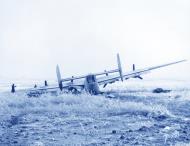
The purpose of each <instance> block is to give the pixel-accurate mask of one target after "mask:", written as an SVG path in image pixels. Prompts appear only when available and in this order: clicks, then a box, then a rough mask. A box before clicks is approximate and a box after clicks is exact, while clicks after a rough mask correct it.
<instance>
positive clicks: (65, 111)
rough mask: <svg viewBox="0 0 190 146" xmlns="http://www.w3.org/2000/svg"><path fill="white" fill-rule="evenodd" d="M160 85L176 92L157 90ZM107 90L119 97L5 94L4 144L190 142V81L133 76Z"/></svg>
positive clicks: (0, 138) (0, 123)
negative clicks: (159, 92) (147, 78)
mask: <svg viewBox="0 0 190 146" xmlns="http://www.w3.org/2000/svg"><path fill="white" fill-rule="evenodd" d="M20 85H23V86H25V85H26V84H22V83H21V84H20ZM158 87H162V88H164V89H169V90H172V91H171V92H169V93H161V94H155V93H152V90H153V89H155V88H158ZM6 89H7V84H5V83H4V84H3V85H1V86H0V90H1V91H4V90H6ZM102 90H104V91H106V92H109V93H111V94H113V95H114V96H115V97H114V98H105V96H91V95H88V94H81V95H72V94H62V95H59V96H51V95H48V94H46V95H43V96H42V97H39V98H28V97H26V96H24V95H17V94H14V95H13V94H11V93H5V92H3V93H0V117H1V118H0V145H2V146H4V145H18V146H20V145H21V146H22V145H23V146H27V145H29V146H30V145H31V146H33V145H34V146H35V145H36V146H37V145H38V146H39V145H40V146H43V145H44V146H46V145H47V146H49V145H50V146H51V145H56V146H59V145H60V146H61V145H69V146H72V145H74V146H75V145H77V146H78V145H90V146H91V145H92V146H93V145H115V146H117V145H127V146H128V145H129V146H131V145H150V146H153V145H156V146H157V145H158V146H163V145H176V146H181V145H190V82H185V81H168V80H167V81H166V80H155V81H152V80H145V81H139V80H129V81H126V82H124V83H116V84H112V85H108V86H107V87H106V88H105V89H102Z"/></svg>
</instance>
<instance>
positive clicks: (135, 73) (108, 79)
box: [97, 56, 186, 87]
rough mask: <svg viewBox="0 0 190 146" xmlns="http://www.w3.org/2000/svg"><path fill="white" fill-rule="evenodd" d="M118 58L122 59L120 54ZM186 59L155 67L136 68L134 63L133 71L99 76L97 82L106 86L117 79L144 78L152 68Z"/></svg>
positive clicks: (155, 67)
mask: <svg viewBox="0 0 190 146" xmlns="http://www.w3.org/2000/svg"><path fill="white" fill-rule="evenodd" d="M118 59H119V60H120V58H119V56H118ZM184 61H186V60H180V61H176V62H172V63H167V64H163V65H158V66H153V67H148V68H144V69H138V70H135V66H134V65H133V71H131V72H127V73H122V72H121V73H120V75H110V76H105V77H101V78H97V82H98V83H99V85H104V87H105V86H106V85H107V84H111V83H114V82H116V81H119V80H123V79H125V80H127V79H129V78H139V79H143V78H142V77H141V75H143V74H146V73H149V72H150V71H152V70H155V69H159V68H162V67H166V66H170V65H174V64H177V63H181V62H184Z"/></svg>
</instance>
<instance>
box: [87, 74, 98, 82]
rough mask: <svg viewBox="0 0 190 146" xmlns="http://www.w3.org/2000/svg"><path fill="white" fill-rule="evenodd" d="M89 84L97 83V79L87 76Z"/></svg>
mask: <svg viewBox="0 0 190 146" xmlns="http://www.w3.org/2000/svg"><path fill="white" fill-rule="evenodd" d="M87 82H88V83H92V82H96V77H95V76H94V75H89V76H87Z"/></svg>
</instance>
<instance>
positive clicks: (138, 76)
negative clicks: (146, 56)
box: [133, 64, 143, 80]
mask: <svg viewBox="0 0 190 146" xmlns="http://www.w3.org/2000/svg"><path fill="white" fill-rule="evenodd" d="M135 70H136V67H135V64H133V71H135ZM134 78H138V79H141V80H143V78H142V77H141V76H140V75H137V76H135V77H134Z"/></svg>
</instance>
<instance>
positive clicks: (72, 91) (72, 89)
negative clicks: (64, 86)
mask: <svg viewBox="0 0 190 146" xmlns="http://www.w3.org/2000/svg"><path fill="white" fill-rule="evenodd" d="M68 91H69V92H70V93H72V94H80V92H79V91H78V90H77V89H76V88H75V87H69V88H68Z"/></svg>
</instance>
